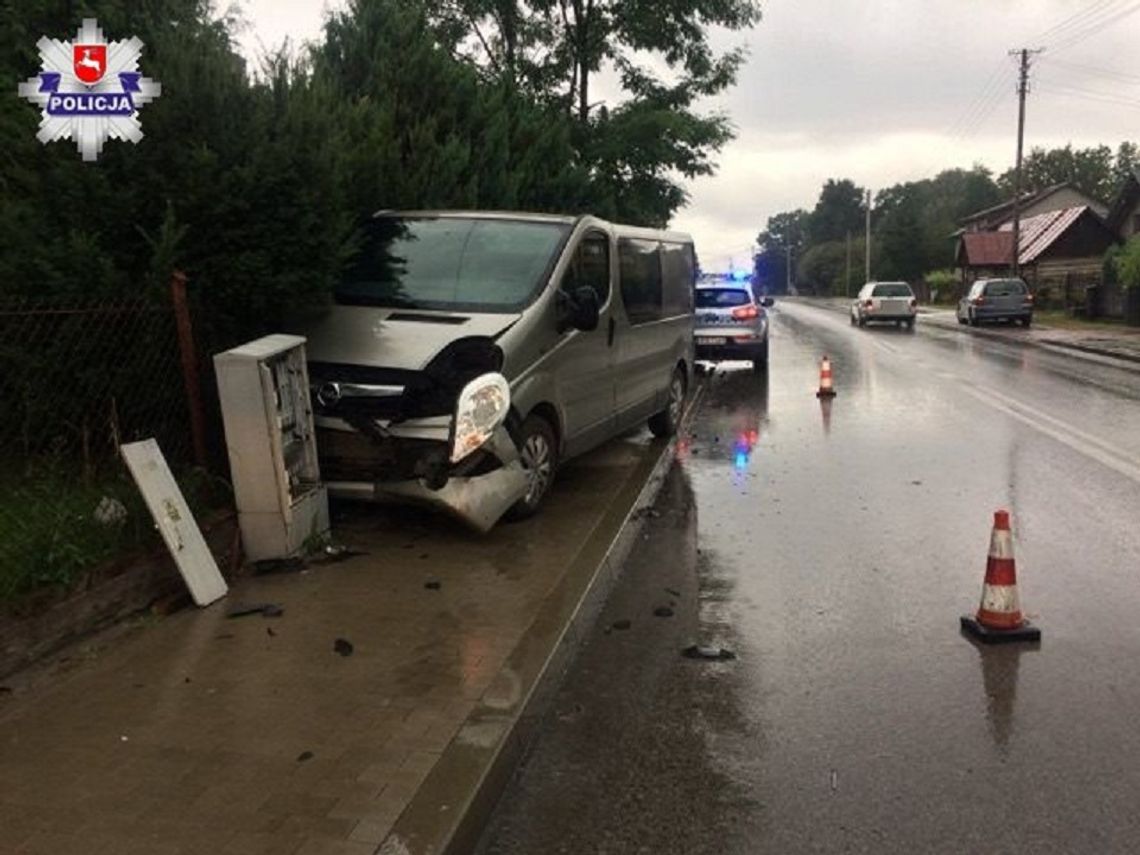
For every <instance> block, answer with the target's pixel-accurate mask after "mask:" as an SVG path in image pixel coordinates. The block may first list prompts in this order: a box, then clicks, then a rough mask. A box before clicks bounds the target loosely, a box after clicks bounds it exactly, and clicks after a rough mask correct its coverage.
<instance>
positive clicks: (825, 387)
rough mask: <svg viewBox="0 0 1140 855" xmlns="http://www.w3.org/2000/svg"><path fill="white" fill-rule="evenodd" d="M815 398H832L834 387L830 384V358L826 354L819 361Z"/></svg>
mask: <svg viewBox="0 0 1140 855" xmlns="http://www.w3.org/2000/svg"><path fill="white" fill-rule="evenodd" d="M815 396H816V397H817V398H834V397H835V389H834V388H832V386H831V360H830V359H828V358H827V357H826V356H825V357H823V359H821V360H820V362H819V391H818V392H816V393H815Z"/></svg>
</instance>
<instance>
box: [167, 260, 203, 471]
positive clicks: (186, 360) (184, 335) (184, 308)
mask: <svg viewBox="0 0 1140 855" xmlns="http://www.w3.org/2000/svg"><path fill="white" fill-rule="evenodd" d="M170 298H171V302H172V303H173V304H174V320H175V324H176V325H177V328H178V350H179V352H180V353H181V355H182V382H183V385H184V386H185V387H186V407H187V409H188V410H189V412H190V438H191V440H192V442H193V443H194V462H195V463H196V464H197V465H198V466H201V467H203V468H205V466H206V461H207V456H206V420H205V418H204V416H203V413H202V384H201V381H200V380H199V378H198V354H197V353H196V352H195V349H194V331H193V329H192V328H191V326H190V304H189V303H188V302H187V300H186V274H185V273H183V272H182V271H181V270H175V271H174V273H173V274H172V275H171V277H170Z"/></svg>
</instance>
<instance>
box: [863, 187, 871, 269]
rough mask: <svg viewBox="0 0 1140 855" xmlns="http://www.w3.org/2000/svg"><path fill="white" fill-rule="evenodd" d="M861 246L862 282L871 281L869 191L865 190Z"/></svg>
mask: <svg viewBox="0 0 1140 855" xmlns="http://www.w3.org/2000/svg"><path fill="white" fill-rule="evenodd" d="M864 240H865V241H866V243H865V244H864V246H863V268H864V269H863V276H864V279H863V281H864V282H870V281H871V191H870V190H868V191H867V229H866V236H865V238H864Z"/></svg>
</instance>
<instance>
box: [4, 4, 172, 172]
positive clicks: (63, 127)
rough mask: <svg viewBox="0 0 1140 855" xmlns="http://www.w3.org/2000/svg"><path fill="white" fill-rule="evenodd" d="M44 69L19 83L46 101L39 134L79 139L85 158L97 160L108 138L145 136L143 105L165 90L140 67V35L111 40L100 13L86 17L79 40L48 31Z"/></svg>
mask: <svg viewBox="0 0 1140 855" xmlns="http://www.w3.org/2000/svg"><path fill="white" fill-rule="evenodd" d="M36 47H38V48H39V50H40V60H41V63H42V64H41V66H40V68H41V71H40V73H39V74H38V75H37V76H35V77H30V78H28V80H27V81H25V82H24V83H21V84H20V85H19V93H20V96H21V97H23V98H27V99H28V100H29V101H31V102H32V103H33V104H37V105H39V106H40V108H41V110H42V111H43V118H42V119H41V120H40V129H39V132H38V133H37V134H36V139H38V140H39V141H40V142H42V143H45V144H46V143H49V142H52V141H54V140H61V139H70V140H74V141H75V144H76V146H78V148H79V152H80V154H82V155H83V159H84V160H95V159H96V158H98V157H99V155H100V154H101V153H102V151H103V144H104V143H105V142H106V141H107V140H108V139H120V140H129V141H130V142H133V143H137V142H138V141H139V140H141V139H142V138H143V132H142V126H141V125H140V124H139V119H138V112H139V108H140V107H142V106H143V105H144V104H148V103H150V102H151V101H153V100H154V99H155V98H157V97H158V96H159V95H161V94H162V85H161V84H159V83H158V82H156V81H154V80H151V79H150V78H149V77H143V76H142V74H141V73H140V72H139V55H140V54H141V53H142V47H143V44H142V42H141V41H139V40H138V39H137V38H133V37H132V38H130V39H127V40H126V41H118V42H108V41H106V40H105V39H104V38H103V31H102V30H101V29H100V28H99V26H98V24H97V22H96V20H95V19H94V18H84V19H83V26H82V27H80V28H79V32H78V34H77V36H76V39H75V41H74V42H61V41H59V40H58V39H49V38H47V37H46V36H45V37H44V38H42V39H40V40H39V42H37V44H36Z"/></svg>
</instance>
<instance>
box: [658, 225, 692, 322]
mask: <svg viewBox="0 0 1140 855" xmlns="http://www.w3.org/2000/svg"><path fill="white" fill-rule="evenodd" d="M661 274H662V279H663V280H664V299H663V302H664V310H665V317H667V318H672V317H676V316H677V315H688V314H692V311H693V286H694V285H695V284H696V270H695V265H694V264H693V248H692V246H690V245H689V244H683V243H663V244H661Z"/></svg>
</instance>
